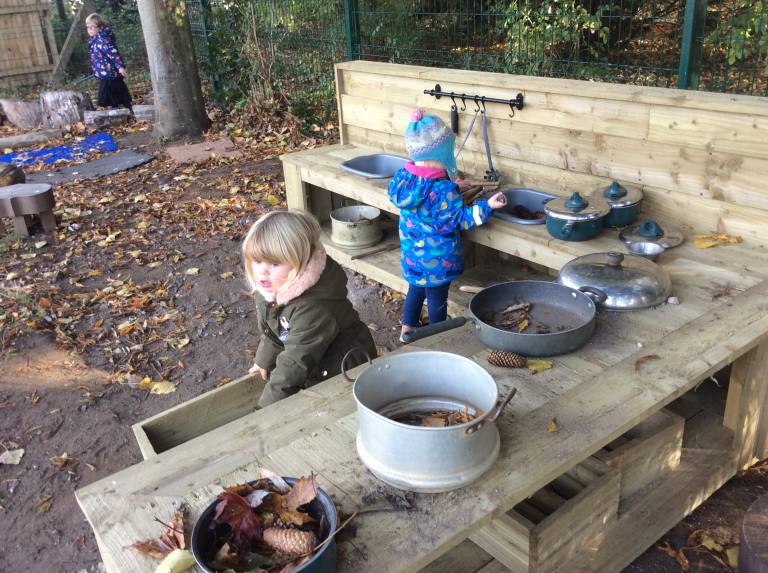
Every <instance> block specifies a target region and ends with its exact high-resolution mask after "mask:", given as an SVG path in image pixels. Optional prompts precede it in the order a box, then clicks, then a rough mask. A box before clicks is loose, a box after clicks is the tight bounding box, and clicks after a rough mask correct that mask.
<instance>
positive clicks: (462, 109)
mask: <svg viewBox="0 0 768 573" xmlns="http://www.w3.org/2000/svg"><path fill="white" fill-rule="evenodd" d="M465 95H466V94H461V105H462V106H464V107H462V108H461V111H467V102H466V101H465V100H464V96H465Z"/></svg>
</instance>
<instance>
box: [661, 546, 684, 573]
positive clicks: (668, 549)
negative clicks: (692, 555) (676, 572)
mask: <svg viewBox="0 0 768 573" xmlns="http://www.w3.org/2000/svg"><path fill="white" fill-rule="evenodd" d="M657 547H658V548H659V549H661V550H662V551H663V552H664V553H666V554H667V555H669V556H670V557H672V559H674V560H675V561H677V563H678V565H680V568H681V569H682V570H683V571H688V570H689V569H690V563H689V562H688V558H687V557H686V556H685V553H683V550H682V549H675V548H674V547H672V546H671V545H670V544H669V542H667V541H665V542H664V544H663V545H658V546H657Z"/></svg>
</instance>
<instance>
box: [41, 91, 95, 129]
mask: <svg viewBox="0 0 768 573" xmlns="http://www.w3.org/2000/svg"><path fill="white" fill-rule="evenodd" d="M40 105H41V106H42V108H43V125H45V127H64V126H65V125H75V124H76V123H78V122H80V121H83V114H84V112H85V110H90V109H93V104H92V103H91V98H90V96H89V95H88V94H86V93H83V92H74V91H70V90H63V91H55V92H43V93H41V94H40Z"/></svg>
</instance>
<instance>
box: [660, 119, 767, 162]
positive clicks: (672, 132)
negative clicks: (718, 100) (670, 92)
mask: <svg viewBox="0 0 768 573" xmlns="http://www.w3.org/2000/svg"><path fill="white" fill-rule="evenodd" d="M649 122H650V129H649V133H648V139H650V140H652V141H658V142H662V143H673V144H678V145H681V146H683V147H693V148H699V149H706V150H707V151H713V152H724V153H733V154H735V155H745V156H747V157H758V158H761V159H768V145H766V144H765V142H766V140H768V117H765V116H762V117H761V116H754V115H748V114H740V113H735V112H734V111H733V110H729V111H728V112H725V111H710V110H702V109H695V110H694V109H681V108H678V107H671V106H653V107H651V109H650V120H649Z"/></svg>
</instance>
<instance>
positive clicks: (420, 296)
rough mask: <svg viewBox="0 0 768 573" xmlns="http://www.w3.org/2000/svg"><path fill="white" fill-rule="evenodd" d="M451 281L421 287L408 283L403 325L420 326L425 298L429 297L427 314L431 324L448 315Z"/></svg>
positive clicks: (440, 320)
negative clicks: (434, 285)
mask: <svg viewBox="0 0 768 573" xmlns="http://www.w3.org/2000/svg"><path fill="white" fill-rule="evenodd" d="M449 288H451V283H445V284H442V285H440V286H436V287H420V286H414V285H408V294H406V295H405V303H404V304H403V325H404V326H410V327H412V328H416V327H417V326H419V317H420V316H421V307H422V305H423V304H424V299H425V298H426V299H427V314H429V324H435V323H436V322H442V321H443V320H445V318H446V316H447V315H448V289H449Z"/></svg>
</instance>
